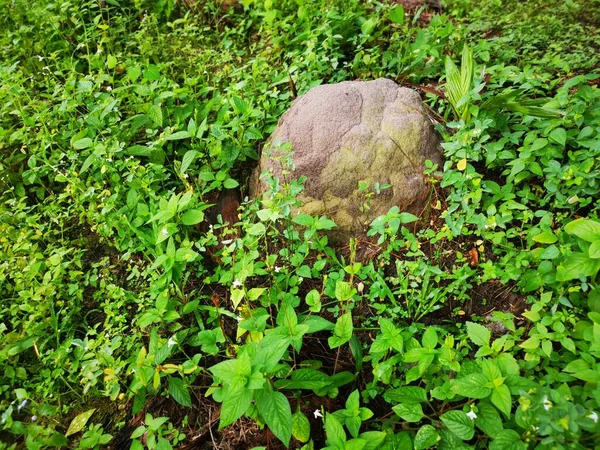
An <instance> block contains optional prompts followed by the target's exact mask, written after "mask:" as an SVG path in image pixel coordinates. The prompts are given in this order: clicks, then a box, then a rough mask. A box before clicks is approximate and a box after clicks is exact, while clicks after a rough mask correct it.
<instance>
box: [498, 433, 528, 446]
mask: <svg viewBox="0 0 600 450" xmlns="http://www.w3.org/2000/svg"><path fill="white" fill-rule="evenodd" d="M526 448H527V445H525V443H524V442H523V440H522V439H521V436H519V433H517V432H516V431H515V430H502V431H501V432H500V433H498V434H497V435H496V437H495V438H494V439H493V440H492V442H491V443H490V450H525V449H526Z"/></svg>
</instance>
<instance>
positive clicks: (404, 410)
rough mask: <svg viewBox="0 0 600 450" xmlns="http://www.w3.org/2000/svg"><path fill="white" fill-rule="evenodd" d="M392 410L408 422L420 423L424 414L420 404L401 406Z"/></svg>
mask: <svg viewBox="0 0 600 450" xmlns="http://www.w3.org/2000/svg"><path fill="white" fill-rule="evenodd" d="M392 410H393V411H394V412H395V413H396V414H397V415H398V416H399V417H400V418H401V419H403V420H405V421H407V422H419V421H420V420H421V419H422V418H423V416H424V414H423V408H422V407H421V404H420V403H412V404H411V403H407V404H402V403H401V404H399V405H396V406H394V407H393V408H392Z"/></svg>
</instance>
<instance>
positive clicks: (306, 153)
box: [250, 78, 442, 240]
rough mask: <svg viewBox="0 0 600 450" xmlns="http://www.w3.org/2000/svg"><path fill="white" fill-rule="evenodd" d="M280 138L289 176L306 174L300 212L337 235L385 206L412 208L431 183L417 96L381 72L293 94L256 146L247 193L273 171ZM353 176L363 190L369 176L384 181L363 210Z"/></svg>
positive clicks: (435, 155)
mask: <svg viewBox="0 0 600 450" xmlns="http://www.w3.org/2000/svg"><path fill="white" fill-rule="evenodd" d="M285 145H288V146H290V145H291V148H292V150H293V154H292V159H293V162H294V165H295V171H294V172H293V177H295V178H299V177H302V176H305V177H306V182H305V190H304V192H303V195H302V198H301V200H302V202H303V206H302V208H301V209H302V211H303V212H304V213H308V214H312V215H318V216H320V215H325V216H328V217H330V218H331V219H333V220H334V221H335V222H336V223H337V225H338V229H337V231H336V232H335V233H334V234H333V235H332V236H333V237H334V238H336V239H337V240H343V239H346V238H348V237H353V236H354V237H355V236H360V235H361V234H363V233H364V231H365V229H366V226H368V223H370V221H371V220H373V219H374V218H375V217H377V216H379V215H381V214H385V213H386V212H387V211H388V210H389V209H390V208H391V207H392V206H398V207H400V210H401V211H408V212H412V213H413V214H420V213H421V212H422V211H423V209H424V208H425V206H426V203H427V199H428V197H429V193H430V190H431V185H430V184H429V183H428V182H427V180H426V178H425V177H424V176H423V170H424V169H425V161H426V160H431V161H433V162H435V163H440V162H441V160H442V149H441V147H440V143H439V140H438V137H437V134H436V132H435V130H434V128H433V126H432V124H431V121H430V119H429V117H428V115H427V113H426V110H425V108H424V107H423V104H422V102H421V99H420V97H419V95H418V94H417V93H416V92H415V91H414V90H411V89H407V88H404V87H400V86H398V85H397V84H396V83H395V82H393V81H392V80H387V79H383V78H380V79H378V80H375V81H367V82H365V81H346V82H343V83H338V84H330V85H322V86H318V87H315V88H313V89H311V90H310V91H309V92H307V93H306V94H305V95H303V96H301V97H299V98H297V99H296V100H295V101H294V103H293V104H292V106H291V108H290V109H289V110H288V111H287V112H286V113H285V114H284V116H283V117H282V118H281V120H280V121H279V124H278V126H277V128H276V130H275V131H274V133H273V134H272V136H271V137H270V139H269V141H268V142H267V144H266V145H265V148H264V149H263V153H262V156H261V159H260V162H259V167H258V168H257V170H256V171H255V174H254V176H253V179H252V181H251V186H250V191H251V195H253V196H260V195H262V194H263V193H264V192H265V190H266V185H265V183H264V181H261V180H260V179H259V174H260V173H262V172H263V171H265V170H268V171H271V172H272V173H273V174H274V175H275V176H277V177H281V175H282V169H281V162H280V161H278V158H277V156H278V154H279V153H281V150H280V149H281V148H282V146H285ZM360 182H366V183H369V185H370V187H371V188H370V189H371V190H373V187H374V186H375V184H376V183H379V184H380V185H383V184H390V185H391V188H389V189H386V190H383V191H381V193H380V194H379V195H374V196H373V197H372V198H371V199H370V209H369V210H368V211H364V210H365V208H361V207H362V206H363V205H365V203H366V202H367V200H366V195H365V191H362V192H361V191H360V190H359V183H360ZM361 209H362V210H363V211H361Z"/></svg>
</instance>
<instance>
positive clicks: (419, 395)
mask: <svg viewBox="0 0 600 450" xmlns="http://www.w3.org/2000/svg"><path fill="white" fill-rule="evenodd" d="M384 398H385V399H386V400H387V401H391V402H397V403H403V404H414V403H425V402H426V401H427V391H426V390H425V389H423V388H420V387H417V386H402V387H399V388H396V389H389V390H388V391H386V392H385V394H384Z"/></svg>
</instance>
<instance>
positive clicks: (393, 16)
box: [390, 5, 404, 25]
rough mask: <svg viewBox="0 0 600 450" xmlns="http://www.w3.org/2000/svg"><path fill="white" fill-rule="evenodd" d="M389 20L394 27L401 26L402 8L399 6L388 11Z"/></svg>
mask: <svg viewBox="0 0 600 450" xmlns="http://www.w3.org/2000/svg"><path fill="white" fill-rule="evenodd" d="M390 20H391V21H392V22H394V23H395V24H396V25H402V24H403V23H404V8H403V7H402V6H400V5H398V6H396V7H395V8H393V9H392V10H391V11H390Z"/></svg>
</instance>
